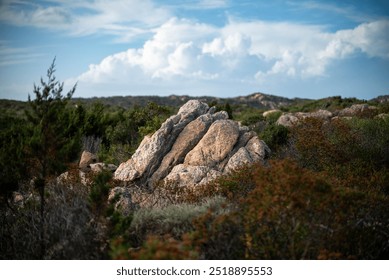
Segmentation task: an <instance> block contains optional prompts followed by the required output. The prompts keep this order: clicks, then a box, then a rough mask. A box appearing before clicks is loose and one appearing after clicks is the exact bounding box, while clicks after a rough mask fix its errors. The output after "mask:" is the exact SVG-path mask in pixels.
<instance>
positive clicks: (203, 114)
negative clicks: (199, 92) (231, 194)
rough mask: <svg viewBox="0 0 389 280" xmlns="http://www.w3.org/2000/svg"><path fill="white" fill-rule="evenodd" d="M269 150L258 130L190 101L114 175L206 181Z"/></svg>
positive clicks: (144, 180)
mask: <svg viewBox="0 0 389 280" xmlns="http://www.w3.org/2000/svg"><path fill="white" fill-rule="evenodd" d="M269 152H270V150H269V148H268V147H267V145H266V144H265V143H264V142H263V141H261V140H260V139H259V138H258V137H257V136H256V134H255V133H254V132H252V131H249V129H248V128H247V127H243V126H240V125H239V124H238V123H237V122H235V121H232V120H229V119H228V114H227V113H226V112H223V111H222V112H217V113H215V108H213V107H212V108H209V106H208V105H207V104H206V103H203V102H201V101H198V100H190V101H188V102H187V103H186V104H185V105H184V106H182V107H181V108H180V110H179V111H178V113H177V115H174V116H171V117H170V118H168V119H167V120H166V121H165V122H164V123H163V124H162V126H161V128H160V129H159V130H157V131H156V132H155V133H154V134H153V135H151V136H147V137H145V138H144V139H143V141H142V143H141V144H140V145H139V147H138V149H137V150H136V152H135V153H134V154H133V156H132V157H131V158H130V159H129V160H128V161H127V162H124V163H122V164H121V165H120V166H119V167H118V169H117V170H116V171H115V174H114V178H115V179H117V180H122V181H131V182H141V183H142V184H143V185H147V186H153V185H154V184H155V183H157V182H159V181H161V180H164V181H165V182H167V181H169V182H175V183H176V184H177V185H179V186H194V185H198V184H204V183H207V182H209V181H211V180H213V179H215V178H216V177H218V176H220V175H222V174H226V173H228V172H230V171H232V170H234V169H236V168H238V167H239V166H241V165H243V164H247V163H253V162H258V161H264V159H265V157H266V155H267V154H268V153H269Z"/></svg>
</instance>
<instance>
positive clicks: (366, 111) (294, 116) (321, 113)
mask: <svg viewBox="0 0 389 280" xmlns="http://www.w3.org/2000/svg"><path fill="white" fill-rule="evenodd" d="M265 113H266V112H265ZM377 113H378V109H377V107H375V106H370V105H368V104H354V105H352V106H350V107H347V108H344V109H342V110H339V111H335V112H330V111H327V110H318V111H315V112H310V113H302V112H297V113H284V114H282V115H281V116H280V117H279V118H278V120H277V122H276V123H277V124H278V125H283V126H285V127H292V126H295V125H297V124H298V123H299V122H300V121H301V120H304V119H306V118H316V119H322V120H325V121H331V120H335V119H339V118H345V119H347V118H351V117H355V116H375V115H377Z"/></svg>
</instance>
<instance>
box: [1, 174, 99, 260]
mask: <svg viewBox="0 0 389 280" xmlns="http://www.w3.org/2000/svg"><path fill="white" fill-rule="evenodd" d="M20 195H22V196H23V200H22V201H21V202H18V203H14V204H13V208H14V211H12V210H11V209H9V208H8V209H7V210H6V211H5V212H3V211H2V213H1V216H2V217H1V219H2V221H3V222H4V224H3V226H2V227H1V229H0V248H1V250H0V259H39V258H41V257H42V256H41V250H40V249H41V248H40V215H39V214H40V206H39V203H40V200H39V195H38V194H36V192H35V190H34V189H32V188H30V187H29V186H27V185H26V186H23V187H22V188H21V190H20ZM46 199H47V201H46V209H45V217H44V218H45V240H44V242H45V247H46V252H45V255H44V256H43V258H44V259H75V260H80V259H101V258H106V255H105V234H106V233H105V230H104V226H103V225H102V224H101V223H99V222H98V221H96V220H95V219H94V218H95V216H94V214H93V213H92V212H91V211H90V208H89V203H88V190H87V188H86V187H85V186H83V185H82V184H80V183H76V182H74V183H72V186H70V185H64V184H62V183H58V182H56V181H51V182H48V183H47V186H46Z"/></svg>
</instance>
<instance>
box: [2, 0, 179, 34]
mask: <svg viewBox="0 0 389 280" xmlns="http://www.w3.org/2000/svg"><path fill="white" fill-rule="evenodd" d="M45 3H46V4H45ZM171 16H172V15H171V12H170V11H169V10H168V9H166V8H163V7H160V6H157V5H155V4H154V3H153V2H152V1H151V0H115V2H114V3H113V2H112V1H110V0H90V1H73V0H70V1H64V0H47V1H45V2H26V1H19V0H6V1H4V2H3V3H2V4H1V6H0V21H3V22H6V23H8V24H13V25H17V26H30V27H31V26H32V27H37V28H44V29H50V30H60V31H65V32H67V33H68V34H70V35H74V36H85V35H90V34H95V33H98V32H101V33H105V34H110V35H115V36H117V37H118V38H119V40H121V41H126V40H130V39H132V38H133V37H134V36H136V35H139V34H144V33H147V32H149V28H151V27H155V26H158V25H160V24H161V23H163V22H165V21H166V20H167V19H168V18H170V17H171Z"/></svg>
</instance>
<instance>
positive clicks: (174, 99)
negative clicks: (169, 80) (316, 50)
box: [0, 92, 389, 114]
mask: <svg viewBox="0 0 389 280" xmlns="http://www.w3.org/2000/svg"><path fill="white" fill-rule="evenodd" d="M190 99H198V100H200V101H203V102H206V103H208V104H210V105H216V104H219V105H223V104H226V103H229V104H230V105H231V106H234V107H235V109H236V108H237V107H239V108H241V109H245V108H254V109H261V110H270V109H279V108H288V110H290V111H311V110H315V109H328V110H331V109H337V108H345V107H347V106H351V105H352V104H357V103H365V102H367V101H366V100H359V99H356V98H341V97H340V96H334V97H327V98H322V99H317V100H315V99H302V98H286V97H280V96H276V95H270V94H264V93H260V92H257V93H252V94H250V95H247V96H238V97H230V98H221V97H212V96H199V97H195V96H188V95H180V96H179V95H170V96H130V95H129V96H112V97H91V98H73V99H72V101H71V102H73V103H75V104H77V103H81V104H83V105H85V106H86V107H88V106H91V105H92V104H94V103H96V102H99V103H102V104H104V105H106V106H109V107H112V108H115V107H122V108H124V109H128V108H133V107H136V106H140V107H143V106H146V105H147V103H149V102H154V103H156V104H158V105H163V106H170V107H174V108H179V107H181V106H182V105H183V104H185V103H186V102H187V101H188V100H190ZM368 102H369V103H376V104H378V103H384V102H389V95H382V96H378V97H376V98H373V99H371V100H369V101H368ZM26 105H27V102H24V101H16V100H8V99H0V112H2V113H6V112H10V113H16V114H23V111H24V109H26V108H27V106H26Z"/></svg>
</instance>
